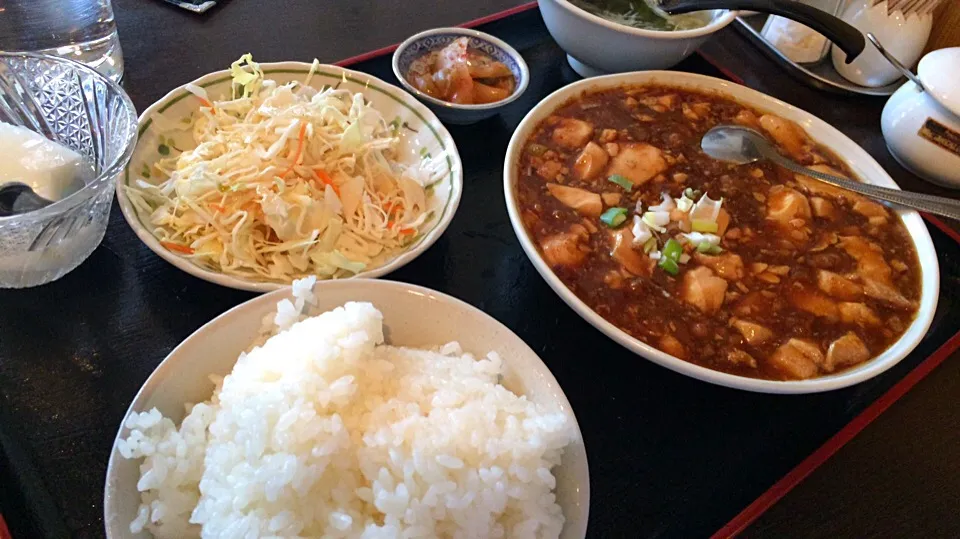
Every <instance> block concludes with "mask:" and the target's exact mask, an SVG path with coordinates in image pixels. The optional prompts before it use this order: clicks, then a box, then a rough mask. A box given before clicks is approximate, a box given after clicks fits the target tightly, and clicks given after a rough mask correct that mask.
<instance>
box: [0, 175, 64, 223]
mask: <svg viewBox="0 0 960 539" xmlns="http://www.w3.org/2000/svg"><path fill="white" fill-rule="evenodd" d="M51 204H53V201H52V200H48V199H46V198H43V197H42V196H40V195H38V194H37V193H35V192H34V191H33V189H31V188H30V186H29V185H27V184H25V183H20V182H10V183H5V184H3V185H0V217H9V216H11V215H18V214H21V213H27V212H31V211H35V210H39V209H41V208H46V207H47V206H49V205H51Z"/></svg>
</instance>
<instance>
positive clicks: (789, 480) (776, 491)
mask: <svg viewBox="0 0 960 539" xmlns="http://www.w3.org/2000/svg"><path fill="white" fill-rule="evenodd" d="M958 349H960V332H958V333H957V334H956V335H954V336H953V337H951V338H950V339H949V340H948V341H947V342H945V343H944V344H943V346H941V347H940V348H938V349H937V351H936V352H934V353H933V354H931V355H930V357H928V358H927V359H925V360H923V362H922V363H920V364H919V365H917V366H916V367H915V368H914V369H913V370H912V371H910V373H909V374H907V375H906V376H904V377H903V379H901V380H900V381H899V382H897V383H896V385H894V386H893V387H891V388H890V389H889V390H887V392H886V393H884V394H883V395H882V396H881V397H880V398H879V399H877V400H875V401H874V402H873V404H871V405H870V406H869V407H867V409H866V410H864V411H863V412H860V415H858V416H857V417H855V418H853V420H852V421H850V422H849V423H847V425H846V426H844V427H843V428H842V429H840V431H839V432H837V433H836V434H834V435H833V437H831V438H830V439H829V440H827V442H826V443H824V444H823V445H822V446H820V448H819V449H817V450H816V451H814V452H813V453H811V454H810V456H808V457H807V458H805V459H803V461H802V462H800V464H798V465H797V466H796V467H795V468H794V469H792V470H790V472H789V473H788V474H787V475H785V476H783V478H781V479H780V480H779V481H777V482H776V483H774V484H773V486H772V487H770V488H769V489H767V491H766V492H764V493H763V494H761V495H760V497H759V498H757V499H756V500H754V502H753V503H751V504H750V505H748V506H747V507H746V508H745V509H744V510H743V511H741V512H740V514H738V515H737V516H735V517H733V519H732V520H731V521H730V522H728V523H727V524H726V525H725V526H724V527H722V528H720V529H719V530H717V532H716V533H714V534H713V535H712V536H711V539H725V538H728V537H736V536H737V535H738V534H740V532H742V531H743V530H745V529H746V528H747V526H749V525H750V524H752V523H753V522H754V521H755V520H756V519H757V518H758V517H759V516H760V515H762V514H763V513H764V512H765V511H766V510H767V509H769V508H770V507H772V506H773V505H774V504H775V503H777V502H778V501H780V499H781V498H783V497H784V496H786V495H787V493H788V492H790V491H791V490H793V488H794V487H796V486H797V485H798V484H800V482H801V481H803V480H804V479H806V478H807V476H809V475H810V474H811V473H813V472H814V470H816V469H817V468H819V467H820V465H821V464H823V463H824V462H826V461H827V459H829V458H830V457H832V456H833V455H834V454H835V453H836V452H837V451H839V450H840V448H841V447H843V446H844V445H846V444H847V442H849V441H850V440H852V439H853V437H854V436H856V435H857V434H859V433H860V432H861V431H862V430H863V429H865V428H866V427H867V425H869V424H870V423H872V422H873V420H874V419H876V418H878V417H879V416H880V414H882V413H884V412H885V411H887V409H888V408H890V406H891V405H893V403H895V402H897V400H899V399H900V397H902V396H904V395H905V394H906V393H907V392H908V391H910V390H911V389H913V386H915V385H917V382H919V381H920V380H923V379H924V378H926V376H927V375H928V374H930V373H931V372H933V370H934V369H935V368H937V367H938V366H939V365H940V364H941V363H943V361H944V360H945V359H947V358H948V357H950V355H951V354H953V353H954V352H956V351H957V350H958Z"/></svg>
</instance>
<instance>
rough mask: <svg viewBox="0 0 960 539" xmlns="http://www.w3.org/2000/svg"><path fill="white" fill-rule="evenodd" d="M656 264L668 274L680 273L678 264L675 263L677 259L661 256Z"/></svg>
mask: <svg viewBox="0 0 960 539" xmlns="http://www.w3.org/2000/svg"><path fill="white" fill-rule="evenodd" d="M657 265H658V266H660V267H661V268H662V269H663V271H665V272H667V273H669V274H670V275H676V274H678V273H680V266H679V265H677V261H676V260H674V259H672V258H669V257H667V256H663V257H661V258H660V262H658V263H657Z"/></svg>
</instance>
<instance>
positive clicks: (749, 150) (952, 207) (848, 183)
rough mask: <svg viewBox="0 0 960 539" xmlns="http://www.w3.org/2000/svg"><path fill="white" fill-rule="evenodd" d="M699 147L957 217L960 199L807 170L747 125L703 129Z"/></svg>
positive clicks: (733, 160)
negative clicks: (764, 160)
mask: <svg viewBox="0 0 960 539" xmlns="http://www.w3.org/2000/svg"><path fill="white" fill-rule="evenodd" d="M700 147H701V148H703V151H704V153H706V154H707V155H709V156H710V157H712V158H714V159H718V160H720V161H727V162H729V163H736V164H738V165H743V164H746V163H753V162H755V161H759V160H761V159H766V160H769V161H772V162H774V163H776V164H777V165H780V166H781V167H783V168H785V169H787V170H789V171H791V172H795V173H797V174H803V175H804V176H809V177H811V178H814V179H817V180H820V181H822V182H824V183H828V184H830V185H833V186H836V187H840V188H842V189H846V190H848V191H853V192H854V193H859V194H861V195H865V196H868V197H871V198H875V199H877V200H883V201H886V202H893V203H895V204H899V205H901V206H906V207H908V208H913V209H915V210H920V211H923V212H927V213H932V214H935V215H942V216H944V217H949V218H951V219H960V200H953V199H950V198H946V197H938V196H933V195H926V194H923V193H912V192H909V191H900V190H897V189H888V188H886V187H878V186H876V185H870V184H866V183H859V182H855V181H852V180H848V179H846V178H840V177H838V176H833V175H830V174H824V173H822V172H817V171H816V170H811V169H809V168H806V167H803V166H800V165H798V164H797V163H794V162H793V161H791V160H790V159H788V158H786V157H784V156H783V155H781V154H780V152H778V151H777V149H776V148H775V147H774V146H773V144H771V143H770V141H769V140H767V138H766V137H765V136H763V135H762V134H760V133H759V132H757V131H754V130H753V129H750V128H747V127H741V126H739V125H718V126H717V127H714V128H713V129H711V130H710V131H707V133H706V134H705V135H704V136H703V139H701V140H700Z"/></svg>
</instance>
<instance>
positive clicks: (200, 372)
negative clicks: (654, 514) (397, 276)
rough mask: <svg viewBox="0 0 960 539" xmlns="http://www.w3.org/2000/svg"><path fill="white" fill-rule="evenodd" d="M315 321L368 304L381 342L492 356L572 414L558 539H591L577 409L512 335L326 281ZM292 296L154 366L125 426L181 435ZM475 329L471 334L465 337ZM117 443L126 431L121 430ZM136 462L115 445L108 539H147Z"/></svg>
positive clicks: (458, 309)
mask: <svg viewBox="0 0 960 539" xmlns="http://www.w3.org/2000/svg"><path fill="white" fill-rule="evenodd" d="M314 293H315V294H316V297H317V301H318V304H317V306H316V310H317V312H323V311H327V310H330V309H333V308H335V307H338V306H340V305H343V304H344V303H346V302H348V301H369V302H371V303H373V304H374V306H376V307H377V308H378V309H379V310H380V311H381V312H382V313H383V317H384V318H383V319H384V335H385V337H386V339H387V342H388V343H389V344H393V345H400V346H411V347H430V346H436V345H438V344H444V343H447V342H450V341H454V340H455V341H458V342H459V343H460V345H461V346H462V348H463V350H464V351H465V352H470V353H473V354H474V355H475V356H477V357H482V356H484V355H486V353H487V352H489V351H491V349H492V350H494V351H496V352H498V353H499V354H500V357H501V358H502V359H503V365H504V378H503V383H504V385H505V386H506V387H507V388H509V389H510V390H512V391H514V392H515V393H517V394H523V395H526V396H527V398H529V399H530V400H533V401H534V402H538V403H542V404H544V405H545V406H548V407H550V408H551V409H554V410H559V411H563V412H564V413H566V414H568V415H569V416H570V418H571V420H572V421H573V422H574V426H575V427H576V433H577V439H576V440H574V441H573V442H571V444H570V445H569V446H567V448H566V449H565V450H564V454H563V460H562V462H561V464H560V466H558V467H556V468H554V469H553V473H554V475H555V476H556V479H557V488H556V493H557V503H558V504H559V505H560V507H561V508H562V509H563V514H564V516H565V518H566V523H565V524H564V528H563V533H562V534H561V539H582V538H583V537H585V536H586V530H587V516H588V512H589V508H590V481H589V472H588V469H587V455H586V448H585V447H584V445H583V439H582V435H581V434H580V428H579V426H577V425H576V418H575V416H574V413H573V409H572V408H571V407H570V402H569V401H568V400H567V398H566V396H565V395H564V394H563V390H562V389H561V388H560V385H559V384H558V383H557V380H556V378H554V377H553V375H552V374H551V373H550V370H549V369H548V368H547V366H546V365H545V364H544V363H543V361H541V360H540V358H539V357H538V356H537V354H536V353H535V352H534V351H533V350H531V349H530V347H529V346H527V345H526V344H525V343H524V342H523V340H521V339H520V338H519V337H517V335H515V334H514V333H513V332H512V331H510V330H509V329H508V328H507V327H506V326H504V325H503V324H501V323H500V322H498V321H496V320H495V319H493V318H492V317H490V316H489V315H487V314H485V313H483V312H482V311H480V310H479V309H477V308H475V307H473V306H471V305H468V304H466V303H464V302H462V301H460V300H458V299H455V298H453V297H451V296H447V295H445V294H441V293H439V292H435V291H433V290H430V289H427V288H422V287H419V286H414V285H410V284H405V283H398V282H393V281H379V280H371V279H348V280H339V281H320V282H318V283H317V285H316V286H315V288H314ZM287 297H290V289H289V288H287V289H285V290H278V291H275V292H273V293H271V294H265V295H263V296H260V297H257V298H254V299H252V300H250V301H247V302H246V303H243V304H241V305H239V306H237V307H234V308H233V309H230V310H229V311H227V312H225V313H223V314H221V315H220V316H218V317H217V318H214V319H213V320H211V321H210V322H208V323H207V324H205V325H204V326H203V327H201V328H200V329H198V330H197V331H196V332H194V333H193V334H192V335H190V336H189V337H187V338H186V339H185V340H184V341H183V342H182V343H180V345H179V346H177V347H176V348H175V349H174V350H173V351H172V352H170V354H169V355H168V356H167V357H166V359H164V360H163V362H161V363H160V365H158V366H157V368H156V370H154V372H153V373H152V374H151V375H150V377H149V378H148V379H147V380H146V382H145V383H144V384H143V387H142V388H141V389H140V391H139V393H137V396H136V397H135V398H134V399H133V402H132V403H131V404H130V407H129V409H128V410H127V413H126V415H125V416H124V421H123V422H126V418H127V417H129V415H130V414H131V413H133V412H134V411H138V412H139V411H148V410H150V409H151V408H154V407H156V408H157V409H158V410H160V412H161V413H162V414H163V415H164V416H166V417H169V418H170V419H172V420H173V421H174V422H175V423H177V424H178V425H179V423H180V421H181V420H182V419H183V417H184V415H185V414H184V407H183V404H184V403H186V402H202V401H205V400H208V399H209V398H210V396H211V394H212V392H213V384H212V383H211V382H210V380H209V378H208V376H209V375H210V374H219V375H226V374H228V373H229V372H230V371H231V370H232V369H233V365H234V363H235V362H236V360H237V357H238V356H239V354H240V352H242V351H244V350H246V349H247V348H248V347H249V345H250V344H251V342H253V340H254V339H255V338H256V336H257V335H258V332H259V330H260V327H261V322H262V320H263V317H264V316H265V315H267V314H269V313H271V312H274V311H275V309H276V304H277V302H278V301H280V300H281V299H283V298H287ZM467 328H469V329H467ZM122 425H123V423H121V429H120V431H119V432H118V433H117V440H119V438H120V435H121V434H126V431H127V429H125V428H123V427H122ZM139 465H140V463H139V460H128V459H124V458H122V457H121V456H120V454H119V453H118V451H117V441H116V440H115V441H114V445H113V448H112V450H111V453H110V463H109V465H108V467H107V477H106V483H105V486H104V499H103V504H104V526H105V528H106V535H107V537H108V538H111V539H120V538H128V537H134V538H142V539H145V538H147V537H149V535H148V534H146V533H141V534H138V535H133V534H131V533H130V531H129V525H130V522H131V521H132V520H133V519H134V518H135V517H136V515H137V509H138V506H139V504H140V494H139V492H138V491H137V486H136V485H137V481H138V479H139V477H140V475H139Z"/></svg>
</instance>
